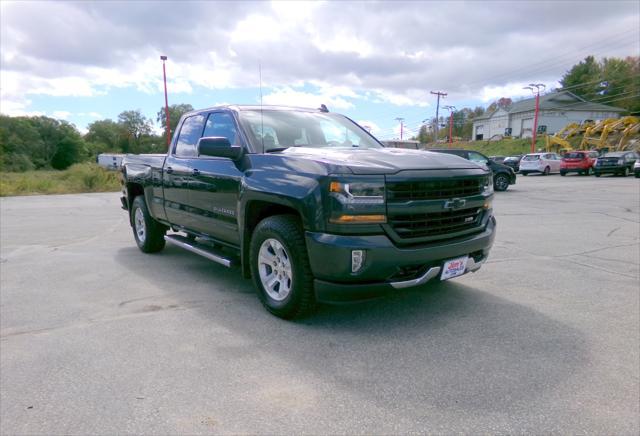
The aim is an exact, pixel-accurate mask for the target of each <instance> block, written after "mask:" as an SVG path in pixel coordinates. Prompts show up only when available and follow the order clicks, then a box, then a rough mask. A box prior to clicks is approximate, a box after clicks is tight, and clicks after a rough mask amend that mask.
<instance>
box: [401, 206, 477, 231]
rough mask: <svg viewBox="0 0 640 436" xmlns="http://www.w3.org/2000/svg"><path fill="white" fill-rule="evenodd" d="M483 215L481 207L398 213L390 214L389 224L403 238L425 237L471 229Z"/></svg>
mask: <svg viewBox="0 0 640 436" xmlns="http://www.w3.org/2000/svg"><path fill="white" fill-rule="evenodd" d="M481 216H482V208H481V207H480V208H479V207H470V208H466V209H458V210H451V211H444V212H431V213H415V214H397V215H390V216H389V225H390V226H391V228H393V230H394V231H395V232H396V233H397V235H398V236H399V237H400V238H402V239H409V238H424V237H433V236H440V235H447V234H452V233H458V232H462V231H464V230H471V229H473V228H474V227H477V226H478V225H479V223H480V219H481Z"/></svg>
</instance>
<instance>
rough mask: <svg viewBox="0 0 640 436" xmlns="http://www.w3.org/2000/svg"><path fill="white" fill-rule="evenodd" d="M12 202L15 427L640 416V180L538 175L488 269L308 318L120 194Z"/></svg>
mask: <svg viewBox="0 0 640 436" xmlns="http://www.w3.org/2000/svg"><path fill="white" fill-rule="evenodd" d="M0 204H1V251H0V257H1V259H0V262H1V263H0V267H1V281H0V285H1V293H0V304H1V306H0V315H1V317H0V318H1V319H0V336H1V338H0V382H1V390H0V391H1V392H0V433H2V434H14V433H23V434H38V433H46V434H62V433H65V434H88V433H102V434H107V433H108V434H114V433H161V434H175V433H236V434H237V433H268V434H283V433H296V434H301V433H313V434H320V433H322V434H326V433H331V434H338V433H358V434H362V433H373V434H382V433H384V434H399V433H409V432H420V433H425V432H428V433H467V434H471V433H473V434H478V433H522V432H526V433H538V434H539V433H549V432H556V433H572V434H573V433H596V434H638V433H639V432H640V418H639V417H640V410H639V409H640V407H639V401H640V400H639V398H640V384H639V380H640V357H639V349H640V337H639V335H640V299H639V264H640V180H637V179H634V178H632V177H628V178H620V177H602V178H599V179H596V178H595V177H590V178H587V177H580V176H567V177H563V178H561V177H559V176H557V175H555V176H548V177H542V176H530V177H519V178H518V184H517V185H515V186H512V187H511V188H510V189H509V190H508V191H507V192H504V193H497V194H496V198H495V200H494V209H495V213H496V216H497V219H498V236H497V238H496V243H495V245H494V248H493V251H492V253H491V257H490V260H489V262H488V263H487V264H486V265H485V266H484V267H483V268H482V269H481V270H480V271H479V272H478V273H476V274H471V275H467V276H464V277H462V278H459V279H454V280H452V281H449V282H442V283H431V284H428V285H426V286H424V287H421V288H419V289H415V290H411V291H405V292H399V293H398V294H397V295H394V296H391V297H389V298H385V299H381V300H377V301H374V302H368V303H364V304H359V305H349V306H323V307H321V309H320V311H319V312H318V314H317V315H316V316H314V317H312V318H309V319H305V320H302V321H298V322H287V321H282V320H280V319H278V318H275V317H273V316H271V315H269V314H268V313H267V312H266V311H265V310H264V309H263V308H262V307H261V305H260V303H259V301H258V299H257V298H256V296H255V295H254V291H253V287H252V284H251V283H250V282H249V281H247V280H244V279H242V278H241V276H240V274H239V272H238V271H237V270H227V269H225V268H224V267H222V266H218V265H216V264H213V263H211V262H209V261H207V260H205V259H203V258H200V257H197V256H195V255H193V254H190V253H187V252H184V251H182V250H181V249H179V248H176V247H167V248H166V249H165V250H164V251H163V252H161V253H159V254H156V255H145V254H143V253H141V252H139V251H138V249H137V248H136V246H135V243H134V241H133V237H132V235H131V231H130V229H129V227H128V223H127V220H126V216H125V213H124V212H123V211H122V210H121V209H120V208H119V205H118V194H117V193H110V194H85V195H66V196H48V197H44V196H36V197H15V198H4V199H2V200H1V203H0Z"/></svg>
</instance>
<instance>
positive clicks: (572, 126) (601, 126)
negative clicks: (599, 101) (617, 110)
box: [545, 116, 640, 152]
mask: <svg viewBox="0 0 640 436" xmlns="http://www.w3.org/2000/svg"><path fill="white" fill-rule="evenodd" d="M580 134H582V140H581V141H580V144H579V145H578V146H577V147H576V146H574V145H572V144H571V143H570V142H569V138H571V137H573V136H578V135H580ZM545 141H546V144H545V145H546V150H547V151H550V152H551V151H554V152H562V151H571V150H588V149H599V150H625V149H627V148H637V149H640V118H638V117H634V116H627V117H622V118H619V119H616V118H607V119H605V120H602V121H599V122H597V123H594V122H593V121H590V120H589V121H585V122H583V123H582V124H580V125H579V124H577V123H569V124H567V125H566V126H564V127H563V128H562V129H561V130H559V131H558V132H557V133H556V134H555V135H547V136H546V137H545Z"/></svg>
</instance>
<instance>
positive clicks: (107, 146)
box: [84, 119, 127, 155]
mask: <svg viewBox="0 0 640 436" xmlns="http://www.w3.org/2000/svg"><path fill="white" fill-rule="evenodd" d="M87 130H88V131H87V133H86V134H85V136H84V139H85V140H86V141H87V143H88V144H87V145H88V147H89V149H90V151H91V152H92V153H93V154H95V155H97V154H99V153H104V152H107V151H110V152H116V153H117V152H122V151H123V146H126V144H123V142H126V141H127V132H126V130H125V129H124V128H123V126H122V125H121V124H118V123H116V122H115V121H113V120H109V119H107V120H98V121H94V122H93V123H91V124H89V125H88V126H87Z"/></svg>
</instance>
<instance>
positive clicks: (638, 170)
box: [633, 159, 640, 179]
mask: <svg viewBox="0 0 640 436" xmlns="http://www.w3.org/2000/svg"><path fill="white" fill-rule="evenodd" d="M633 175H634V176H636V179H640V159H636V163H634V164H633Z"/></svg>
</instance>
